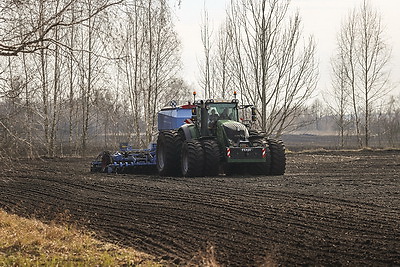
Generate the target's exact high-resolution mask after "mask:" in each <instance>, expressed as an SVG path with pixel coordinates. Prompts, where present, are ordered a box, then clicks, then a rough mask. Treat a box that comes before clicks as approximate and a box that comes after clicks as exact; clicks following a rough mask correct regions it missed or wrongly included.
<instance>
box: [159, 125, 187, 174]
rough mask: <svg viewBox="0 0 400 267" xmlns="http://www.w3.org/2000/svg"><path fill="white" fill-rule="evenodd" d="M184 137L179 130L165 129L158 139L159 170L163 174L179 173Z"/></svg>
mask: <svg viewBox="0 0 400 267" xmlns="http://www.w3.org/2000/svg"><path fill="white" fill-rule="evenodd" d="M181 148H182V139H181V137H180V135H179V134H178V132H177V131H174V130H170V131H163V132H160V133H159V134H158V139H157V151H156V155H157V164H156V165H157V170H158V173H159V174H160V175H161V176H175V175H179V170H180V159H181V158H180V156H181Z"/></svg>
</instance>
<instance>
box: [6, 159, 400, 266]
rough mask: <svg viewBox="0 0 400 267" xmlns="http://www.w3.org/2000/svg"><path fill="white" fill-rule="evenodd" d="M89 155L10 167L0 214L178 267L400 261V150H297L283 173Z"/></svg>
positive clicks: (384, 263)
mask: <svg viewBox="0 0 400 267" xmlns="http://www.w3.org/2000/svg"><path fill="white" fill-rule="evenodd" d="M89 163H90V159H85V160H82V159H77V158H65V159H46V160H44V161H42V160H35V161H22V160H20V161H16V162H6V161H3V162H1V163H0V167H1V170H2V174H1V176H0V208H3V209H5V210H6V211H8V212H12V213H16V214H19V215H23V216H27V217H30V216H35V217H37V218H39V219H42V220H44V221H48V220H56V221H60V222H67V223H76V224H78V225H79V226H82V227H84V228H86V229H88V230H91V231H94V232H96V233H97V234H98V236H99V237H100V238H102V239H105V240H107V241H112V242H117V243H118V244H121V245H126V246H130V247H134V248H136V249H138V250H140V251H144V252H147V253H149V254H152V255H155V256H157V257H158V258H159V259H162V260H165V261H168V262H171V263H174V264H178V265H186V264H196V263H197V264H198V263H199V262H198V259H199V257H198V256H197V257H195V256H196V255H199V253H200V254H201V253H202V252H205V251H206V250H207V249H208V248H210V247H213V248H214V250H215V255H216V259H217V261H218V262H219V263H220V264H222V265H225V266H253V265H263V264H265V263H271V262H272V263H277V264H282V265H285V266H288V265H290V266H291V265H318V266H321V265H325V266H326V265H328V266H329V265H330V266H332V265H334V266H338V265H348V266H399V265H400V152H398V151H397V152H396V151H356V152H313V153H295V154H289V155H288V162H287V174H286V175H284V176H277V177H272V176H265V177H263V176H259V177H251V176H247V177H242V176H240V177H225V176H219V177H213V178H182V177H159V176H155V175H144V174H137V175H131V174H130V175H121V174H120V175H116V174H111V175H108V174H99V173H90V172H89Z"/></svg>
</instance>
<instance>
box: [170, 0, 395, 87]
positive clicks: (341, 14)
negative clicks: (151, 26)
mask: <svg viewBox="0 0 400 267" xmlns="http://www.w3.org/2000/svg"><path fill="white" fill-rule="evenodd" d="M229 2H230V0H204V1H203V0H182V4H181V7H180V9H178V10H177V13H176V19H177V21H176V29H177V31H178V34H179V36H180V38H181V40H182V48H183V51H182V57H183V64H184V70H183V75H184V77H185V79H186V80H187V81H188V82H191V83H192V84H193V85H194V86H198V85H197V82H196V81H197V79H198V77H199V71H198V62H199V60H201V58H202V56H203V54H202V44H201V39H200V25H201V16H202V10H204V7H205V8H206V9H207V11H208V13H209V19H210V22H211V26H212V27H213V29H214V32H217V30H218V28H219V25H220V23H221V22H222V21H223V20H224V17H225V9H226V5H227V3H229ZM361 3H362V0H292V1H291V9H292V10H293V11H295V10H296V9H298V10H299V12H300V15H301V18H302V21H303V32H304V35H303V36H304V37H307V36H309V35H313V36H314V38H315V40H316V42H317V58H318V60H319V68H320V81H319V85H318V91H322V90H324V89H327V88H329V87H330V65H329V64H330V63H329V61H330V58H331V57H332V55H333V53H334V50H335V48H336V35H337V34H338V32H339V30H340V26H341V23H342V20H343V18H345V17H346V16H347V15H348V14H349V12H350V11H351V10H352V9H353V8H354V7H359V6H360V5H361ZM370 3H371V4H372V6H373V7H374V8H376V9H377V10H378V11H379V13H380V14H381V17H382V24H383V25H384V26H385V34H386V38H387V43H388V44H389V45H391V46H392V61H391V65H392V81H393V82H397V84H398V83H399V81H400V15H399V10H400V0H370ZM194 89H198V88H194ZM395 92H396V94H399V93H400V87H399V86H397V89H396V91H395Z"/></svg>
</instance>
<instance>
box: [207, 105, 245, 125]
mask: <svg viewBox="0 0 400 267" xmlns="http://www.w3.org/2000/svg"><path fill="white" fill-rule="evenodd" d="M208 116H209V118H210V119H211V120H215V121H216V120H233V121H238V114H237V108H236V103H211V104H209V105H208Z"/></svg>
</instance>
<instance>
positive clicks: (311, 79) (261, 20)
mask: <svg viewBox="0 0 400 267" xmlns="http://www.w3.org/2000/svg"><path fill="white" fill-rule="evenodd" d="M289 3H290V1H286V0H285V1H278V0H257V1H250V0H232V1H231V8H230V10H229V15H228V24H227V32H228V34H229V37H230V42H231V47H232V50H231V54H232V59H231V61H230V62H231V64H230V66H231V68H230V72H231V74H232V75H233V76H234V78H233V81H234V84H235V85H236V87H237V88H239V89H240V93H241V94H242V96H243V97H244V98H245V99H246V100H247V102H250V103H252V104H254V105H256V106H258V107H261V123H260V124H261V128H262V130H263V131H266V132H267V133H268V134H272V133H274V134H275V135H277V136H280V135H281V134H282V132H283V131H284V130H285V129H286V128H287V127H288V126H289V125H290V124H291V123H292V122H293V121H294V119H295V118H296V116H298V115H299V114H300V113H301V111H302V108H303V106H304V103H305V101H306V100H308V98H309V97H310V96H311V93H312V92H313V90H314V89H315V87H316V82H317V75H318V73H317V64H316V61H315V58H314V57H315V43H314V41H313V39H312V38H310V39H309V40H308V41H307V42H306V43H305V44H304V45H303V44H302V43H301V27H300V25H301V20H300V17H299V15H298V14H297V13H296V14H294V16H293V17H289V15H288V7H289Z"/></svg>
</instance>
